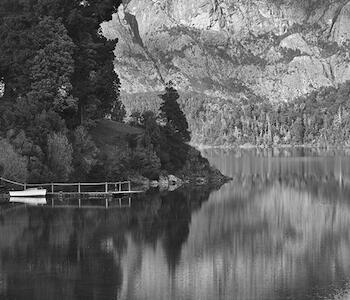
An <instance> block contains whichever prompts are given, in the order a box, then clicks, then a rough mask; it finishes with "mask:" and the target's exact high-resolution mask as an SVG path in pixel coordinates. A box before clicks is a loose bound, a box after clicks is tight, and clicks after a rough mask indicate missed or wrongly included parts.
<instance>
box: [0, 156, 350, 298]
mask: <svg viewBox="0 0 350 300" xmlns="http://www.w3.org/2000/svg"><path fill="white" fill-rule="evenodd" d="M205 155H206V156H207V157H208V158H209V159H210V160H211V161H212V163H214V164H215V165H216V166H217V167H218V168H220V169H221V170H222V171H223V172H224V173H226V174H228V175H230V176H232V177H233V179H234V180H233V181H232V182H230V183H229V184H227V185H225V186H223V187H222V188H221V189H220V190H219V191H216V192H212V193H210V192H209V191H206V190H204V189H203V188H202V189H199V190H193V191H177V192H174V193H171V194H168V195H157V194H153V195H151V194H150V195H147V197H146V198H145V199H132V201H131V206H130V207H129V205H128V204H129V203H128V201H126V202H123V203H124V204H125V205H123V208H119V207H118V205H117V204H118V203H117V204H115V206H114V207H110V208H109V209H104V208H103V206H104V201H103V200H102V201H101V203H100V204H101V208H97V207H96V208H84V209H76V208H63V207H61V208H60V207H59V205H62V204H63V203H61V202H60V201H57V202H56V203H55V205H54V206H55V208H53V207H32V206H23V205H5V206H1V207H0V299H36V300H38V299H45V300H46V299H61V300H62V299H150V300H155V299H186V300H187V299H188V300H191V299H210V300H211V299H244V300H254V299H269V300H273V299H298V300H299V299H300V300H304V299H306V300H307V299H336V300H345V299H350V154H348V153H345V152H322V153H317V152H314V151H310V150H298V151H289V150H282V151H281V150H280V151H277V150H275V151H248V150H245V151H238V152H237V151H224V150H206V151H205ZM73 202H74V201H73ZM64 204H67V203H64ZM71 204H74V203H71ZM94 204H95V205H98V204H99V203H98V202H96V203H94ZM50 205H52V203H51V202H50ZM56 205H58V206H56Z"/></svg>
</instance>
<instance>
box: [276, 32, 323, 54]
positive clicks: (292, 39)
mask: <svg viewBox="0 0 350 300" xmlns="http://www.w3.org/2000/svg"><path fill="white" fill-rule="evenodd" d="M280 46H281V47H283V48H288V49H292V50H299V51H300V53H301V54H308V55H314V54H316V53H315V51H313V50H312V49H311V47H310V46H309V45H308V44H307V43H306V41H305V40H304V39H303V37H302V36H301V34H300V33H295V34H291V35H289V36H288V37H286V38H284V39H283V40H282V41H281V43H280Z"/></svg>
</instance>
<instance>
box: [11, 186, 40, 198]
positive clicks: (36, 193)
mask: <svg viewBox="0 0 350 300" xmlns="http://www.w3.org/2000/svg"><path fill="white" fill-rule="evenodd" d="M45 196H46V190H45V189H38V188H32V189H26V190H24V191H10V197H45Z"/></svg>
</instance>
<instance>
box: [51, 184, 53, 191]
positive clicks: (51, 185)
mask: <svg viewBox="0 0 350 300" xmlns="http://www.w3.org/2000/svg"><path fill="white" fill-rule="evenodd" d="M51 193H53V183H51Z"/></svg>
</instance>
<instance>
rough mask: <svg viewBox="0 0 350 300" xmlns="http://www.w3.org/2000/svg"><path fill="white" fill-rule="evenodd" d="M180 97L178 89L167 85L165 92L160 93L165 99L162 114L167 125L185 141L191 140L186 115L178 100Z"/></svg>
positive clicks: (161, 108) (161, 109)
mask: <svg viewBox="0 0 350 300" xmlns="http://www.w3.org/2000/svg"><path fill="white" fill-rule="evenodd" d="M179 97H180V96H179V94H178V92H177V91H176V89H174V88H173V87H171V86H167V87H166V89H165V93H164V94H163V95H160V98H161V99H162V100H163V103H162V104H161V107H160V112H161V113H160V116H161V118H162V120H163V122H164V123H165V124H166V126H168V127H169V128H171V129H172V130H173V131H174V133H175V134H177V135H179V136H180V137H181V139H182V141H183V142H189V141H190V140H191V135H190V132H189V130H188V123H187V120H186V116H185V114H184V113H183V112H182V110H181V109H180V106H179V104H178V102H177V99H179Z"/></svg>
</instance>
